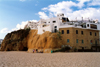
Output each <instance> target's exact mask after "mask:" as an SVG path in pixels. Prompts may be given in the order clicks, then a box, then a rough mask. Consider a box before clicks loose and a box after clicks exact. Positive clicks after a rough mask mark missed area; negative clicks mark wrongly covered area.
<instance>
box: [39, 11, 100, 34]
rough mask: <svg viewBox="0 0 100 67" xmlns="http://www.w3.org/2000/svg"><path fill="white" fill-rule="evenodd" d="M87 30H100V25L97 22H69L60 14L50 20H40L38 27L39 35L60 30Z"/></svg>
mask: <svg viewBox="0 0 100 67" xmlns="http://www.w3.org/2000/svg"><path fill="white" fill-rule="evenodd" d="M68 27H76V28H85V29H95V30H100V24H99V23H98V22H97V21H96V23H95V22H92V21H84V20H82V21H69V19H68V18H67V17H64V14H63V13H61V14H58V15H57V17H54V18H50V19H40V20H39V25H38V34H42V33H44V32H45V31H50V32H57V31H59V28H68Z"/></svg>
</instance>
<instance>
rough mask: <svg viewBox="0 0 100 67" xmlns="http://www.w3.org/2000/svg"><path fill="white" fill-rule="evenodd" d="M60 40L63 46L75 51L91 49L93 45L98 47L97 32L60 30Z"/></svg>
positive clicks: (79, 29) (72, 28)
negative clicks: (70, 47)
mask: <svg viewBox="0 0 100 67" xmlns="http://www.w3.org/2000/svg"><path fill="white" fill-rule="evenodd" d="M60 32H61V36H62V40H63V42H64V44H65V45H70V46H72V47H73V48H77V49H91V46H93V45H99V31H98V30H91V29H82V28H74V27H70V28H60Z"/></svg>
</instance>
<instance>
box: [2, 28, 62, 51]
mask: <svg viewBox="0 0 100 67" xmlns="http://www.w3.org/2000/svg"><path fill="white" fill-rule="evenodd" d="M58 34H59V33H51V32H48V31H47V32H45V33H43V34H41V35H39V34H37V30H29V29H26V30H18V31H14V32H11V33H8V34H7V35H6V36H5V38H4V40H3V42H2V44H1V50H2V51H27V50H28V49H42V50H46V49H55V48H61V45H63V43H62V40H61V39H60V38H59V36H58Z"/></svg>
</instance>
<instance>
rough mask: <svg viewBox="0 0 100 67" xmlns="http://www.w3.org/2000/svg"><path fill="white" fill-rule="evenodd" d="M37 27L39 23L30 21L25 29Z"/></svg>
mask: <svg viewBox="0 0 100 67" xmlns="http://www.w3.org/2000/svg"><path fill="white" fill-rule="evenodd" d="M37 26H38V23H37V22H32V21H29V22H28V23H27V25H25V27H24V28H29V27H30V28H31V29H37Z"/></svg>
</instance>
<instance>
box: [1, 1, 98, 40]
mask: <svg viewBox="0 0 100 67" xmlns="http://www.w3.org/2000/svg"><path fill="white" fill-rule="evenodd" d="M58 13H64V14H65V16H66V17H69V19H70V20H75V18H76V17H77V18H78V19H80V18H81V17H84V19H87V18H90V19H94V20H95V19H98V20H99V21H100V1H99V0H0V39H3V38H4V37H5V35H6V34H7V33H9V32H11V31H14V30H18V29H20V28H22V29H23V27H24V25H25V24H27V22H28V21H30V20H32V21H38V20H39V19H40V18H43V19H47V18H51V17H55V16H56V15H57V14H58Z"/></svg>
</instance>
